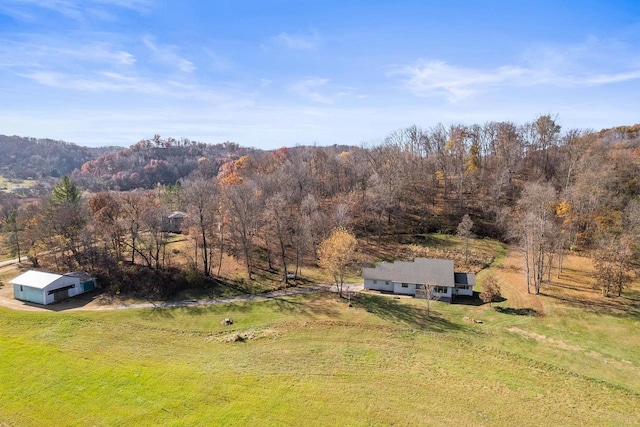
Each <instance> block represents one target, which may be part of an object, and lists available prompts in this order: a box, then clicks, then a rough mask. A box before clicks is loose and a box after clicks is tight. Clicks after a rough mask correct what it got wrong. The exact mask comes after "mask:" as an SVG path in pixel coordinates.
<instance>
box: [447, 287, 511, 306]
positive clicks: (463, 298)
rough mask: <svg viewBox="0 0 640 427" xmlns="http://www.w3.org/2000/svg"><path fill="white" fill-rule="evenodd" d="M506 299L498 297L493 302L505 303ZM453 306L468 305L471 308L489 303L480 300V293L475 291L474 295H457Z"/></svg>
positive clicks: (452, 302)
mask: <svg viewBox="0 0 640 427" xmlns="http://www.w3.org/2000/svg"><path fill="white" fill-rule="evenodd" d="M506 300H507V299H506V298H503V297H498V298H496V299H495V300H494V301H493V302H504V301H506ZM451 304H456V305H457V304H459V305H468V306H471V307H480V306H482V305H485V304H487V303H485V302H483V301H482V300H481V299H480V292H477V291H474V292H473V295H456V297H455V298H454V299H453V301H451Z"/></svg>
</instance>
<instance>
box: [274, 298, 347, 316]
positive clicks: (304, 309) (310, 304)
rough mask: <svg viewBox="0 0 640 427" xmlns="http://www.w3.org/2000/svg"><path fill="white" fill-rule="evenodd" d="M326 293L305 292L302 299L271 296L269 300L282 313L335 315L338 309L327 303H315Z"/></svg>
mask: <svg viewBox="0 0 640 427" xmlns="http://www.w3.org/2000/svg"><path fill="white" fill-rule="evenodd" d="M325 298H326V294H325V293H324V292H322V293H320V292H319V293H315V294H307V295H306V296H305V298H304V299H299V298H295V299H294V298H286V297H273V298H270V300H271V301H273V302H274V303H275V306H276V309H277V310H278V311H279V312H282V313H292V314H300V315H305V316H310V317H311V316H314V315H323V316H334V317H335V316H337V315H338V310H336V309H333V308H331V307H330V306H329V305H328V304H315V302H317V301H318V300H320V299H325Z"/></svg>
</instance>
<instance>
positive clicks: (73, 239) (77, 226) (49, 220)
mask: <svg viewBox="0 0 640 427" xmlns="http://www.w3.org/2000/svg"><path fill="white" fill-rule="evenodd" d="M44 220H45V223H44V225H46V226H47V229H48V233H46V234H45V236H43V237H44V238H45V239H46V238H47V237H48V238H49V240H50V242H49V243H50V244H52V245H53V247H58V248H60V249H61V252H62V254H63V255H64V254H65V253H68V252H71V254H72V255H73V258H74V260H75V262H76V263H77V264H79V263H81V259H80V246H81V239H80V237H81V234H82V232H83V230H84V227H85V225H86V220H87V218H86V215H85V212H84V211H83V206H82V203H81V199H80V191H79V190H78V188H77V186H76V185H75V183H74V182H73V181H71V179H70V178H69V177H68V176H66V175H65V176H63V177H62V179H61V180H60V182H59V183H58V184H57V185H56V186H54V187H53V189H52V191H51V195H50V197H49V198H48V200H47V202H46V204H45V209H44ZM54 255H55V254H54ZM66 261H68V260H66ZM71 267H73V266H71Z"/></svg>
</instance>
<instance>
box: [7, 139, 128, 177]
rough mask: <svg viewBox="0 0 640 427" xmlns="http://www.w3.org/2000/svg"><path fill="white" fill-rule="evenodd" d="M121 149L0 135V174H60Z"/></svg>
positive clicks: (56, 175) (44, 175)
mask: <svg viewBox="0 0 640 427" xmlns="http://www.w3.org/2000/svg"><path fill="white" fill-rule="evenodd" d="M120 149H121V148H119V147H100V148H91V147H83V146H80V145H76V144H73V143H70V142H65V141H56V140H53V139H37V138H27V137H21V136H15V135H14V136H7V135H0V175H2V176H4V177H5V178H12V179H41V178H46V177H54V178H55V177H60V176H62V175H68V174H70V173H71V171H73V170H74V169H77V168H79V167H81V166H82V165H83V164H84V163H86V162H88V161H90V160H94V159H97V158H98V157H100V156H102V155H105V154H109V153H113V152H116V151H118V150H120Z"/></svg>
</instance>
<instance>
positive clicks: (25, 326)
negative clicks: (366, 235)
mask: <svg viewBox="0 0 640 427" xmlns="http://www.w3.org/2000/svg"><path fill="white" fill-rule="evenodd" d="M507 301H508V300H507ZM507 301H505V302H503V303H501V304H506V303H507ZM431 304H432V305H431V309H432V311H431V313H432V316H431V317H429V318H427V316H426V311H425V302H424V301H420V300H413V299H401V300H398V299H394V298H389V297H382V296H376V295H360V296H358V297H356V298H354V300H353V307H349V306H348V304H347V303H346V302H345V301H344V300H342V301H340V300H338V298H337V297H336V296H335V295H331V294H314V295H305V296H298V297H291V298H282V299H275V300H267V301H261V302H251V303H240V304H234V305H218V306H210V307H193V308H176V309H144V310H120V311H100V312H68V313H59V312H44V313H33V312H17V311H10V310H6V309H1V310H0V331H1V332H0V420H1V421H0V425H8V426H47V425H65V426H66V425H77V426H86V425H104V426H114V425H123V426H125V425H126V426H130V425H136V426H140V425H190V426H191V425H203V426H204V425H305V426H313V425H363V426H364V425H420V426H422V425H562V426H572V425H581V426H583V425H598V426H600V425H611V426H623V425H637V424H638V422H640V395H639V394H638V390H639V387H640V382H639V381H638V366H639V365H640V360H639V358H640V356H639V354H638V353H639V352H637V349H638V346H637V344H638V338H637V333H636V334H634V335H631V336H629V337H628V339H624V335H625V334H627V333H631V332H633V329H634V328H635V325H636V323H635V322H636V321H637V319H628V320H623V319H622V318H621V317H619V316H615V315H606V314H599V313H591V314H589V313H585V314H584V315H583V317H582V318H581V319H570V320H566V321H564V320H562V319H561V318H556V317H554V315H550V316H543V317H532V316H514V315H510V314H502V313H497V312H495V311H493V310H491V309H489V308H488V307H487V306H474V305H462V304H453V305H448V304H445V303H440V302H432V303H431ZM464 316H467V317H473V318H477V319H480V318H482V319H483V320H484V323H483V324H476V323H469V321H468V320H469V319H467V321H465V320H464V319H463V318H464ZM226 317H230V318H232V319H233V320H234V324H233V325H231V326H223V325H221V321H222V320H223V319H224V318H226ZM554 325H555V326H554ZM581 325H586V326H584V327H589V326H590V325H593V326H598V327H599V329H598V331H597V334H602V333H608V334H609V335H610V340H609V342H608V343H606V344H605V343H602V344H601V343H599V342H598V343H597V344H593V343H594V342H596V341H597V340H596V339H595V338H594V339H592V338H590V336H589V334H587V333H585V332H584V331H583V330H582V328H583V326H581ZM514 328H517V329H514ZM562 328H564V330H562ZM547 330H548V331H555V335H553V334H551V332H549V335H548V336H547V335H545V337H546V338H544V339H543V338H540V337H539V336H537V335H532V334H538V335H540V336H542V335H543V334H542V333H541V332H543V331H547ZM513 331H516V332H513ZM607 331H608V332H607ZM237 335H240V336H242V337H244V340H238V338H237ZM604 347H607V348H609V351H607V352H604V351H603V348H604ZM634 350H635V351H634ZM589 352H601V355H602V359H601V360H599V363H600V364H599V365H598V366H599V369H595V365H594V363H595V362H594V361H597V360H598V358H597V357H595V356H591V357H589V356H585V354H587V353H589ZM591 359H593V360H591ZM607 360H608V361H609V362H607ZM582 362H584V363H585V364H584V366H585V368H584V369H583V365H582Z"/></svg>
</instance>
